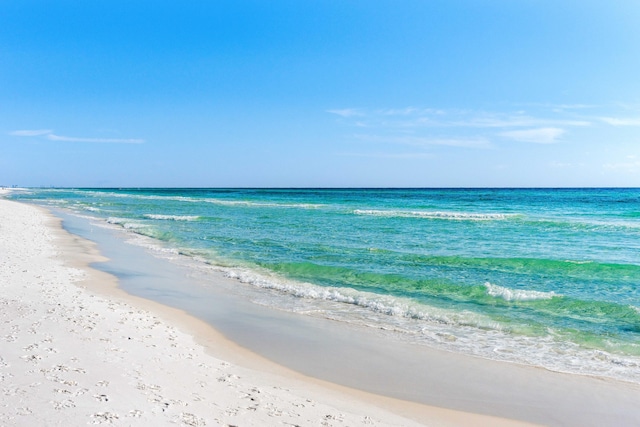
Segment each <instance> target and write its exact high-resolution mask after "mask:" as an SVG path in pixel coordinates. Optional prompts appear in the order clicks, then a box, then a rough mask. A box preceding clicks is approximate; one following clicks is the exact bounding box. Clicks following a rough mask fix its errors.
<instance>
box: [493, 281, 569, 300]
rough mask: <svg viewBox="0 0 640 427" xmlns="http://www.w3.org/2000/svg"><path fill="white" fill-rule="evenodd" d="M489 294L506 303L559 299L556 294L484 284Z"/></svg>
mask: <svg viewBox="0 0 640 427" xmlns="http://www.w3.org/2000/svg"><path fill="white" fill-rule="evenodd" d="M484 287H485V288H486V289H487V293H488V294H489V295H491V296H492V297H495V298H502V299H503V300H505V301H535V300H545V299H551V298H553V297H559V296H562V295H558V294H556V293H555V292H540V291H528V290H522V289H509V288H503V287H502V286H498V285H494V284H491V283H489V282H487V283H485V284H484Z"/></svg>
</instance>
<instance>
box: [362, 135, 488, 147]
mask: <svg viewBox="0 0 640 427" xmlns="http://www.w3.org/2000/svg"><path fill="white" fill-rule="evenodd" d="M355 137H356V138H358V139H361V140H364V141H371V142H383V143H391V144H400V145H412V146H418V147H424V146H429V145H446V146H450V147H465V148H491V147H492V145H491V141H489V140H487V139H485V138H427V137H419V136H379V135H355Z"/></svg>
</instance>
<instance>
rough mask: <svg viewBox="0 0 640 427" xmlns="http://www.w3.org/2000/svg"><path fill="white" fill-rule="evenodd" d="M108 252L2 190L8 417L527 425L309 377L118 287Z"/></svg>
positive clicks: (2, 368)
mask: <svg viewBox="0 0 640 427" xmlns="http://www.w3.org/2000/svg"><path fill="white" fill-rule="evenodd" d="M98 259H100V255H99V254H98V253H97V251H96V250H95V248H94V247H93V245H92V244H91V242H88V241H85V240H82V239H80V238H78V237H76V236H73V235H70V234H69V233H67V232H66V231H64V230H63V229H62V228H61V226H60V221H59V220H58V219H56V218H55V217H53V216H52V215H50V214H48V213H47V212H46V211H45V210H44V209H41V208H38V207H34V206H31V205H26V204H21V203H16V202H12V201H8V200H3V199H0V292H1V294H0V307H1V310H0V343H1V345H0V390H2V399H0V425H12V426H13V425H15V426H34V425H86V424H113V425H135V426H141V425H185V426H204V425H207V426H212V425H213V426H216V425H223V426H226V425H229V426H232V425H233V426H271V425H290V426H294V425H298V426H311V425H322V426H357V425H379V426H382V425H396V426H411V425H433V426H453V425H491V426H500V425H504V426H507V425H514V426H515V425H526V423H521V422H518V421H512V420H507V419H503V418H494V417H490V416H484V415H475V414H470V413H465V412H459V411H452V410H447V409H440V408H436V407H430V406H427V405H420V404H414V403H409V402H403V401H399V400H395V399H390V398H385V397H380V396H376V395H371V394H367V393H364V392H360V391H355V390H351V389H347V388H344V387H340V386H335V385H332V384H328V383H323V382H321V381H318V380H313V379H310V378H306V377H303V376H302V375H299V374H296V373H294V372H292V371H290V370H287V369H285V368H283V367H281V366H278V365H275V364H273V363H271V362H269V361H267V360H265V359H262V358H261V357H260V356H258V355H256V354H253V353H251V352H248V351H246V350H244V349H243V348H241V347H239V346H237V345H235V344H234V343H232V342H230V341H228V340H226V339H225V338H224V337H223V336H221V335H220V334H218V333H217V332H216V331H215V330H213V329H212V328H211V327H210V326H208V325H207V324H205V323H204V322H201V321H199V320H197V319H194V318H192V317H190V316H188V315H186V314H184V313H182V312H180V311H178V310H175V309H171V308H168V307H164V306H161V305H160V304H157V303H153V302H151V301H147V300H143V299H140V298H136V297H133V296H130V295H128V294H126V293H125V292H123V291H121V290H119V289H118V288H117V280H116V279H115V277H113V276H110V275H108V274H106V273H102V272H99V271H97V270H94V269H91V268H89V267H88V266H87V265H88V263H89V262H92V261H95V260H98ZM194 337H197V338H198V339H196V338H194ZM202 344H205V345H206V347H205V346H203V345H202ZM212 349H213V350H212ZM212 353H215V354H216V355H224V354H228V355H232V356H233V357H232V358H231V359H233V360H234V361H236V363H229V362H227V361H224V360H221V359H220V358H217V357H214V356H213V355H212ZM237 361H240V363H237Z"/></svg>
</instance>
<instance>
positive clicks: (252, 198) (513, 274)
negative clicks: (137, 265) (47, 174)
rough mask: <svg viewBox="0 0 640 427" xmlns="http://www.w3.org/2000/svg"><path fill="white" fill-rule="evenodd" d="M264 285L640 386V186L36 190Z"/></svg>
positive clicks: (333, 312)
mask: <svg viewBox="0 0 640 427" xmlns="http://www.w3.org/2000/svg"><path fill="white" fill-rule="evenodd" d="M11 197H12V198H14V199H18V200H25V201H31V202H36V203H41V204H46V205H50V206H56V207H62V208H65V209H69V210H70V211H72V212H75V213H79V214H82V215H84V216H90V217H92V218H93V219H94V220H95V221H96V222H97V223H100V224H103V225H105V226H117V227H119V228H121V229H123V230H126V231H128V232H130V233H134V234H135V235H136V236H145V237H146V238H149V239H146V240H144V242H146V243H145V244H146V245H148V246H150V247H152V246H155V247H156V249H157V248H162V249H163V250H165V251H166V250H172V251H174V252H179V253H181V254H185V255H187V256H189V257H192V258H193V260H194V264H198V263H200V264H202V265H203V266H206V267H208V268H215V269H217V270H219V271H222V272H224V273H225V274H226V275H228V276H230V277H235V278H237V279H238V286H250V287H253V288H255V289H258V290H260V292H262V294H261V295H262V296H261V297H260V301H259V302H260V303H262V304H268V305H273V306H276V307H278V308H281V309H285V310H292V311H297V312H300V313H304V314H307V315H320V316H324V317H328V318H332V319H336V320H339V321H344V322H352V323H359V324H365V325H368V326H372V327H377V328H384V329H387V330H391V331H395V332H397V334H398V336H400V337H401V338H402V339H405V340H409V341H414V342H419V343H423V344H426V345H431V346H434V347H438V348H444V349H448V350H452V351H460V352H465V353H471V354H476V355H478V356H481V357H488V358H492V359H499V360H508V361H513V362H519V363H527V364H532V365H536V366H543V367H546V368H549V369H555V370H560V371H567V372H576V373H585V374H592V375H603V376H610V377H615V378H622V379H626V380H630V381H635V382H640V190H639V189H469V190H464V189H442V190H438V189H426V190H418V189H411V190H407V189H384V190H365V189H355V190H354V189H340V190H312V189H310V190H299V189H295V190H286V189H282V190H280V189H278V190H268V189H256V190H251V189H239V190H236V189H231V190H225V189H218V190H216V189H143V190H137V189H118V190H114V189H32V190H28V191H23V192H16V193H14V194H13V195H12V196H11Z"/></svg>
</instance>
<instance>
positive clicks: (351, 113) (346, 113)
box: [327, 108, 364, 118]
mask: <svg viewBox="0 0 640 427" xmlns="http://www.w3.org/2000/svg"><path fill="white" fill-rule="evenodd" d="M327 113H331V114H337V115H338V116H340V117H345V118H348V117H362V116H364V112H362V111H361V110H358V109H357V108H343V109H338V110H327Z"/></svg>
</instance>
